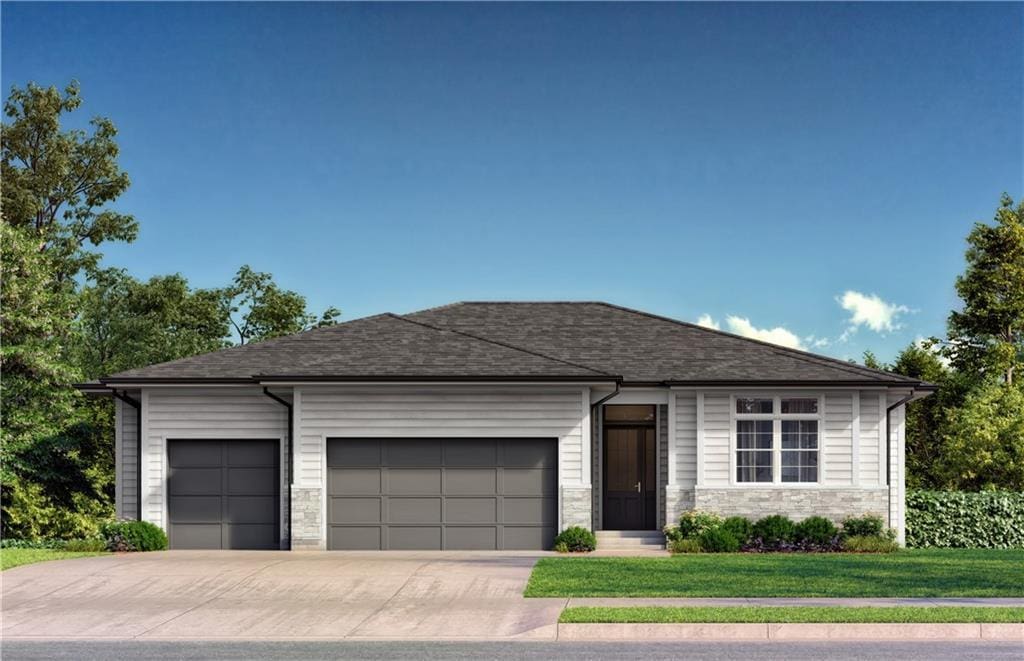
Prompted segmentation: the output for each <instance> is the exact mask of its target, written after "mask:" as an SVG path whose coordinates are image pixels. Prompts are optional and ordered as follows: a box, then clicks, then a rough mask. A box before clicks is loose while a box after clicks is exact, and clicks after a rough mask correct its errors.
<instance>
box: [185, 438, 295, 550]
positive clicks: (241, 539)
mask: <svg viewBox="0 0 1024 661" xmlns="http://www.w3.org/2000/svg"><path fill="white" fill-rule="evenodd" d="M280 484H281V470H280V442H279V441H278V440H276V439H271V440H246V439H230V440H219V439H217V440H205V439H204V440H194V439H187V440H186V439H171V440H168V441H167V514H168V518H169V519H170V521H169V525H168V527H167V533H168V538H169V541H170V546H171V548H175V549H277V548H280V530H279V526H278V519H279V516H280V515H279V511H280V508H281V497H280V493H281V491H280Z"/></svg>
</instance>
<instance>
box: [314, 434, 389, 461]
mask: <svg viewBox="0 0 1024 661" xmlns="http://www.w3.org/2000/svg"><path fill="white" fill-rule="evenodd" d="M380 445H381V443H380V441H379V440H377V439H356V438H352V439H348V438H347V439H345V441H344V442H343V443H328V444H327V465H328V466H373V467H377V466H380V463H381V454H380Z"/></svg>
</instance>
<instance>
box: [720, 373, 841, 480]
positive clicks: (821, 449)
mask: <svg viewBox="0 0 1024 661" xmlns="http://www.w3.org/2000/svg"><path fill="white" fill-rule="evenodd" d="M737 399H770V400H772V412H771V413H737V412H736V400H737ZM783 399H817V400H818V412H817V413H782V400H783ZM737 420H771V421H772V481H771V482H740V481H739V480H737V479H736V452H737V447H736V421H737ZM783 420H816V421H817V422H818V479H817V481H815V482H783V481H782V421H783ZM824 457H825V395H824V394H823V393H795V392H794V393H786V394H785V395H779V394H776V393H764V392H753V393H747V392H740V393H733V394H730V395H729V486H732V487H740V488H743V489H815V488H820V487H821V486H822V485H823V484H824V479H823V478H824V476H825V464H824Z"/></svg>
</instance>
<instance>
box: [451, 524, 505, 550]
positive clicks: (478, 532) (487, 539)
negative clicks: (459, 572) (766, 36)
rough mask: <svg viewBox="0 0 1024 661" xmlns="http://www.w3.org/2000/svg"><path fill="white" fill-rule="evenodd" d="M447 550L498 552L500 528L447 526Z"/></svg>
mask: <svg viewBox="0 0 1024 661" xmlns="http://www.w3.org/2000/svg"><path fill="white" fill-rule="evenodd" d="M444 534H445V548H449V549H464V550H467V551H496V550H498V528H497V526H489V527H478V526H473V527H465V528H463V527H459V526H446V527H445V530H444Z"/></svg>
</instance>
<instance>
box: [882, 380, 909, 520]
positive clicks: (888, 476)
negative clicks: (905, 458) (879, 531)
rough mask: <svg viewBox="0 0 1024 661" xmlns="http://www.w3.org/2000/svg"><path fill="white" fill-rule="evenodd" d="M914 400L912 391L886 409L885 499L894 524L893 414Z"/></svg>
mask: <svg viewBox="0 0 1024 661" xmlns="http://www.w3.org/2000/svg"><path fill="white" fill-rule="evenodd" d="M912 399H914V391H913V390H911V391H910V394H909V395H907V396H906V397H904V398H903V399H901V400H899V401H898V402H896V403H895V404H893V405H892V406H888V407H886V409H885V486H886V487H888V493H887V497H886V499H885V502H886V505H887V506H888V507H887V509H888V513H889V521H888V522H889V523H892V417H891V414H892V412H893V410H894V409H897V408H899V407H900V406H903V405H904V404H906V403H907V402H909V401H910V400H912Z"/></svg>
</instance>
